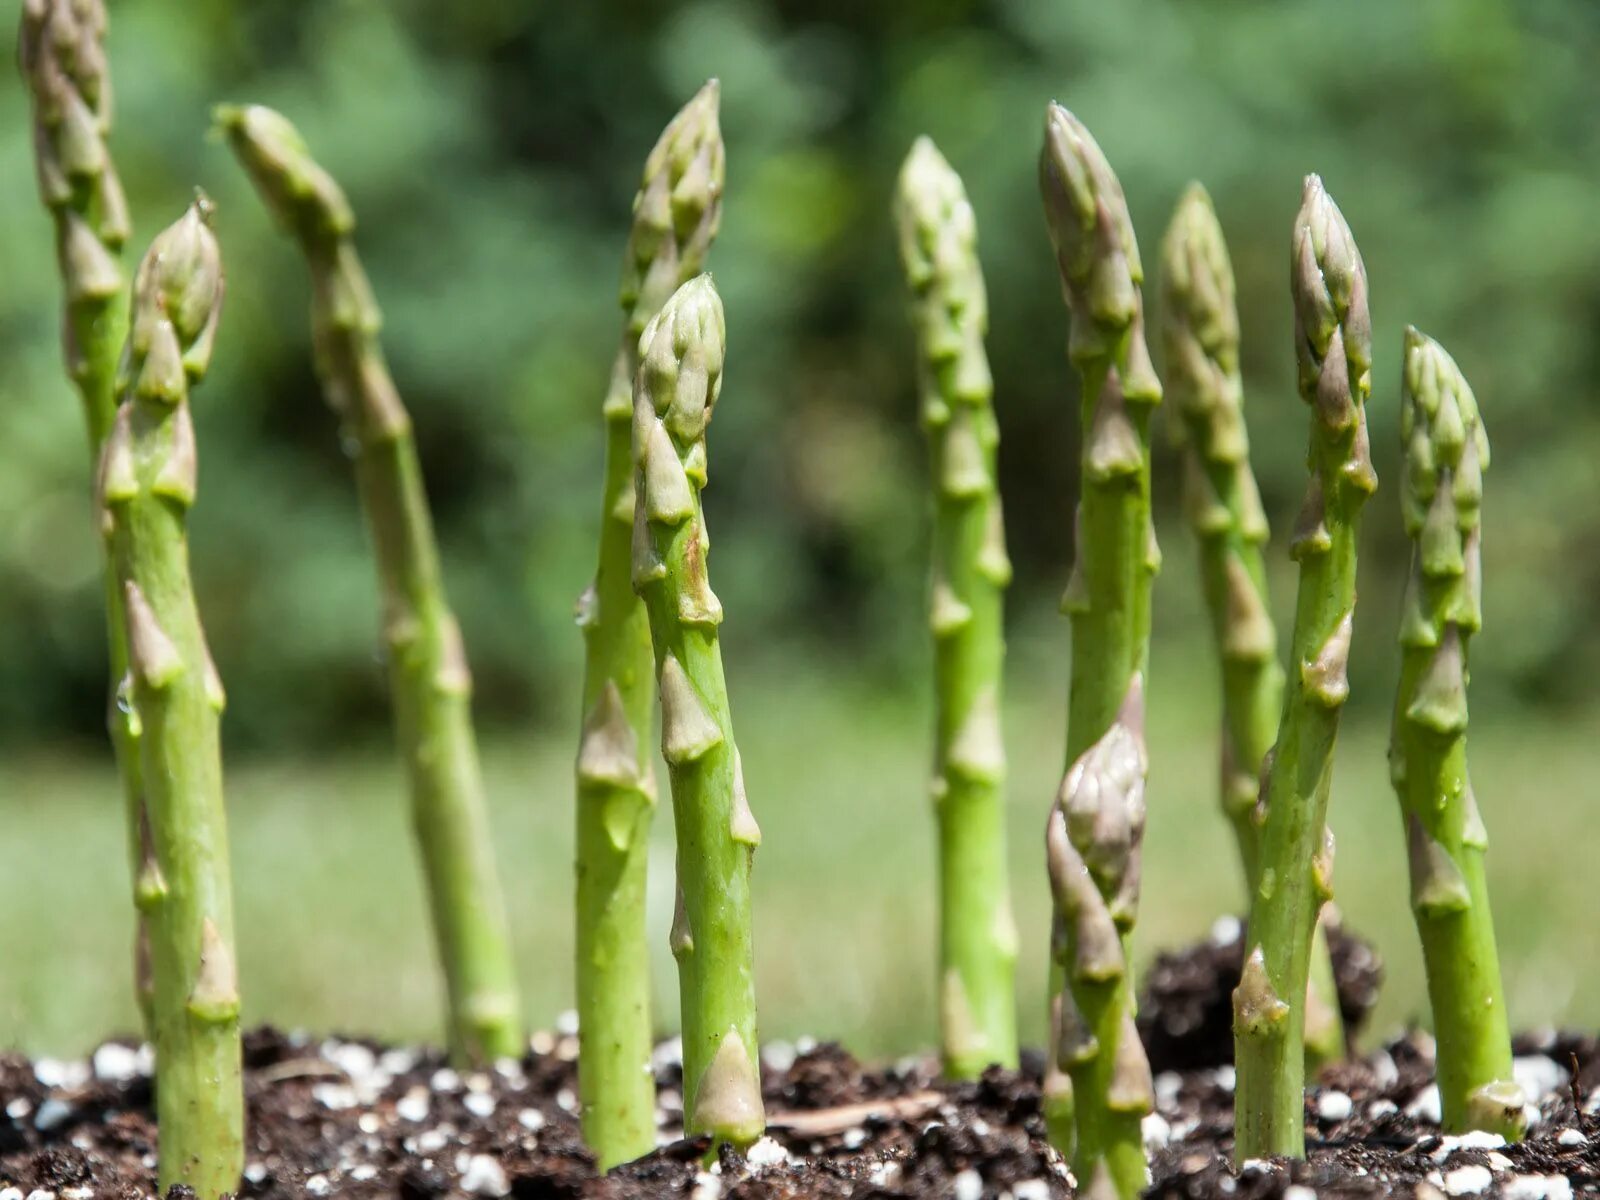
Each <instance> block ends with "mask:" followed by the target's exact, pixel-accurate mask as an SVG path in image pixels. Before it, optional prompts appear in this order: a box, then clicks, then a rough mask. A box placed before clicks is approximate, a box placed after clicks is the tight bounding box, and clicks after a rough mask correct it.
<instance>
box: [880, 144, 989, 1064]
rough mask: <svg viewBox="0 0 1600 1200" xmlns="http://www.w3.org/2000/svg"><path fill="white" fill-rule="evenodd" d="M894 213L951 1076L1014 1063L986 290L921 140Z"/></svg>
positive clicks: (961, 222)
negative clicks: (917, 396)
mask: <svg viewBox="0 0 1600 1200" xmlns="http://www.w3.org/2000/svg"><path fill="white" fill-rule="evenodd" d="M895 213H896V218H897V221H898V224H899V232H900V254H901V258H902V260H903V262H904V265H905V273H906V282H907V284H908V285H909V287H910V289H911V294H912V301H913V304H912V312H913V320H914V322H915V325H916V331H917V350H918V355H919V363H918V379H919V388H920V391H921V394H922V423H923V426H924V428H926V430H927V432H928V449H929V455H930V460H931V464H932V474H933V479H934V496H933V510H934V534H933V542H934V549H933V603H932V618H931V621H932V627H933V636H934V651H935V653H934V682H935V687H936V691H937V693H938V697H939V705H938V717H937V737H936V740H935V749H934V783H933V793H934V799H935V804H936V807H937V813H938V820H939V918H940V929H939V975H940V981H941V986H940V991H939V1003H940V1029H941V1042H942V1045H943V1051H944V1069H945V1074H946V1075H948V1076H950V1077H951V1078H952V1079H975V1078H977V1077H978V1076H979V1075H981V1074H982V1073H983V1071H984V1068H986V1067H987V1066H989V1065H990V1064H991V1063H999V1064H1000V1065H1002V1066H1006V1067H1015V1066H1016V1064H1017V1020H1016V995H1015V987H1014V985H1015V977H1016V962H1017V935H1016V927H1015V925H1014V923H1013V922H1012V918H1011V899H1010V895H1009V892H1008V889H1007V884H1006V841H1005V794H1004V792H1003V790H1002V783H1003V781H1004V778H1005V747H1004V745H1003V744H1002V742H1001V737H1000V684H1001V673H1002V666H1003V663H1004V660H1005V630H1004V609H1005V587H1006V584H1007V583H1009V582H1010V579H1011V563H1010V560H1009V559H1008V558H1007V557H1006V546H1005V532H1004V527H1003V525H1002V521H1001V511H1000V493H999V490H998V487H997V484H996V479H995V454H996V447H997V445H998V443H999V438H1000V433H999V428H998V426H997V425H996V424H995V418H994V409H993V407H992V406H991V400H992V398H993V394H994V383H993V380H992V379H991V378H990V376H989V360H988V357H987V356H986V355H985V354H984V350H983V337H984V333H985V332H986V330H987V328H988V323H989V310H988V299H987V297H986V296H985V294H984V286H983V273H982V269H981V268H980V266H979V264H978V253H977V229H976V226H975V224H974V221H973V215H972V206H971V205H970V204H969V203H968V202H967V193H966V189H965V188H964V187H963V186H962V183H961V178H960V176H958V175H957V174H956V173H955V171H953V170H952V169H951V167H950V164H949V163H947V162H946V161H945V159H944V156H943V155H942V154H940V153H939V151H938V149H937V147H935V146H934V144H933V142H932V141H930V140H929V139H927V138H918V139H917V141H916V144H915V145H913V146H912V148H911V153H910V154H909V155H908V156H907V157H906V161H905V165H904V166H903V167H902V168H901V170H900V184H899V189H898V192H897V193H896V202H895Z"/></svg>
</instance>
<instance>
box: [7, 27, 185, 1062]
mask: <svg viewBox="0 0 1600 1200" xmlns="http://www.w3.org/2000/svg"><path fill="white" fill-rule="evenodd" d="M105 32H106V11H105V5H104V3H103V0H26V2H25V3H24V4H23V6H22V30H21V33H20V35H19V38H18V45H19V51H20V53H19V55H18V60H19V62H20V64H21V67H22V75H23V78H24V79H25V80H26V82H27V84H28V88H29V91H30V92H31V94H32V98H33V144H34V165H35V166H36V167H37V169H38V176H39V194H40V196H41V197H42V198H43V200H44V203H45V206H46V207H47V208H49V210H50V215H51V216H52V217H53V218H54V220H55V227H56V258H57V262H58V264H59V266H60V269H61V281H62V283H63V284H64V285H65V289H66V319H65V321H64V322H63V323H62V326H63V332H64V340H65V346H64V350H65V355H66V362H67V372H68V374H69V375H71V377H72V381H73V383H74V384H75V385H76V386H77V389H78V395H79V398H80V399H81V401H82V402H83V415H84V423H85V425H86V427H87V429H88V432H89V455H90V474H91V476H92V475H93V474H94V471H95V470H96V464H97V463H98V462H99V460H100V450H101V447H102V446H103V445H104V444H105V438H106V433H107V432H108V431H109V430H110V428H111V420H112V417H113V415H114V414H115V412H116V409H117V389H116V374H117V356H118V355H119V354H121V353H122V343H123V341H124V339H125V338H126V336H127V327H128V294H127V289H126V288H125V287H124V286H123V279H122V245H123V243H124V242H125V241H126V240H127V238H128V210H127V203H126V201H125V200H124V199H123V195H122V183H121V181H120V180H119V179H118V178H117V169H116V165H115V164H114V163H113V162H112V161H111V151H110V149H109V148H108V147H107V145H106V136H107V134H108V133H109V132H110V130H111V73H110V70H109V69H108V67H107V64H106V57H105V46H104V41H105ZM104 576H105V594H106V625H107V634H108V636H107V643H108V646H109V651H110V653H109V655H108V657H109V659H110V664H111V686H110V688H109V693H108V703H107V705H106V724H107V727H108V729H109V731H110V734H111V744H112V748H113V749H114V750H115V752H116V758H117V773H118V775H119V776H120V777H121V780H122V794H123V805H124V809H125V811H126V814H127V822H128V848H129V853H130V861H131V867H132V873H133V877H134V878H137V877H138V875H139V872H140V870H141V869H142V865H143V860H144V858H145V855H146V853H147V849H148V848H147V846H146V844H145V839H144V838H143V837H142V836H141V834H140V830H141V829H142V828H143V827H144V823H145V820H144V816H143V808H144V793H143V789H142V788H141V787H140V783H139V746H138V734H137V730H136V728H135V725H134V723H133V722H132V721H131V720H130V719H129V711H130V709H129V706H128V704H127V703H126V702H124V703H120V704H119V703H118V696H119V693H123V691H124V688H125V683H124V680H125V678H126V676H127V673H128V645H127V634H126V631H125V628H124V623H123V619H122V589H121V587H120V586H119V585H118V584H117V579H116V571H115V570H114V569H113V567H112V564H111V561H110V559H109V558H108V559H107V560H106V563H105V572H104ZM125 699H126V697H125V695H124V701H125ZM136 940H137V947H138V948H137V951H136V955H135V957H136V960H137V961H136V970H135V977H136V984H135V991H136V993H137V995H138V999H139V1007H140V1010H141V1011H142V1012H143V1014H144V1023H145V1029H146V1031H147V1032H148V1031H151V1029H152V1026H151V1022H150V1016H151V1013H150V1005H151V1001H152V999H153V987H154V985H153V981H152V980H151V978H150V971H149V937H148V934H147V933H146V931H145V928H144V921H143V918H142V917H141V918H139V930H138V935H137V939H136Z"/></svg>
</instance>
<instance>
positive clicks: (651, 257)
mask: <svg viewBox="0 0 1600 1200" xmlns="http://www.w3.org/2000/svg"><path fill="white" fill-rule="evenodd" d="M722 178H723V148H722V131H721V129H720V128H719V126H718V123H717V83H716V81H715V80H712V81H711V82H710V83H708V84H706V85H705V86H704V87H703V88H701V89H700V91H699V92H697V93H696V94H695V96H694V98H693V99H692V100H690V101H689V103H688V104H686V105H684V107H683V108H682V110H681V111H680V112H679V113H678V115H677V116H676V117H674V118H673V119H672V121H671V123H670V124H669V125H668V126H667V127H666V129H665V130H664V131H663V132H662V134H661V137H660V140H658V141H657V142H656V145H655V148H654V149H653V150H651V152H650V157H649V158H648V159H646V161H645V168H644V181H643V182H642V183H641V184H640V186H639V194H638V196H637V198H636V199H635V200H634V203H633V230H632V233H631V234H630V235H629V238H628V253H627V257H626V258H625V260H624V263H623V281H622V307H623V311H624V312H625V313H626V317H627V320H626V324H625V327H624V329H623V334H622V345H621V346H620V347H619V348H618V350H617V356H616V360H615V365H614V366H613V368H612V371H611V388H610V390H609V391H608V392H607V394H606V399H605V405H604V407H603V408H602V410H601V411H602V413H603V415H604V417H605V426H606V459H605V487H604V490H603V492H602V495H601V505H600V565H599V567H598V569H597V570H596V571H595V577H594V583H593V584H591V585H590V587H589V589H588V590H587V591H586V592H584V594H583V596H582V598H581V599H580V600H579V602H578V622H579V625H580V626H581V627H582V629H583V635H584V651H585V655H584V687H583V713H584V716H583V732H582V736H581V739H580V741H579V746H578V765H577V775H578V838H577V881H578V903H577V917H578V926H577V939H576V948H577V977H578V1029H579V1037H580V1039H581V1043H580V1044H581V1052H580V1055H579V1058H578V1091H579V1095H580V1098H581V1100H582V1102H583V1133H584V1137H585V1139H586V1140H587V1141H588V1143H589V1146H590V1148H591V1149H592V1150H593V1151H594V1152H595V1155H596V1157H597V1158H598V1159H599V1160H600V1166H601V1168H602V1169H605V1168H609V1167H611V1166H613V1165H615V1164H616V1163H619V1162H624V1161H626V1160H628V1159H631V1158H637V1157H639V1156H640V1155H642V1154H647V1153H649V1152H650V1151H651V1150H653V1149H654V1148H655V1111H656V1110H655V1087H654V1083H653V1078H652V1075H651V1070H650V1049H651V1028H650V954H649V948H648V946H647V945H646V942H645V890H646V888H645V884H646V872H647V869H648V862H649V849H650V847H649V830H650V820H651V817H652V816H653V814H654V811H655V799H656V793H655V780H654V778H653V776H652V772H651V768H650V739H649V731H650V721H651V716H652V714H653V713H654V711H655V686H654V667H655V660H654V656H653V652H652V650H651V646H650V621H649V618H648V617H647V616H646V615H645V611H644V605H643V604H642V603H641V602H640V601H639V598H638V597H637V596H635V595H634V592H633V581H632V567H631V560H632V557H633V500H634V488H633V377H634V374H635V373H636V372H637V370H638V367H639V349H638V347H639V335H640V334H642V333H643V332H644V327H645V324H646V323H647V322H648V321H649V320H650V319H651V318H652V317H654V316H655V315H656V313H657V312H659V311H660V309H661V305H662V304H664V303H665V302H666V300H667V298H668V297H669V296H670V295H671V294H672V293H673V292H674V291H676V290H677V288H678V287H679V286H681V285H682V284H684V283H686V282H687V281H688V280H689V279H691V278H693V277H694V276H695V275H697V274H699V273H700V271H701V269H702V268H703V266H704V264H705V258H706V252H707V250H709V249H710V245H711V241H712V239H713V238H714V237H715V236H716V232H717V224H718V222H719V221H720V220H721V217H722Z"/></svg>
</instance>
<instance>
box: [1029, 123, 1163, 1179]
mask: <svg viewBox="0 0 1600 1200" xmlns="http://www.w3.org/2000/svg"><path fill="white" fill-rule="evenodd" d="M1039 182H1040V188H1041V191H1042V193H1043V197H1044V211H1045V219H1046V223H1047V225H1048V227H1049V230H1050V240H1051V242H1052V243H1053V245H1054V247H1055V252H1056V263H1057V267H1058V268H1059V271H1060V275H1061V292H1062V296H1063V298H1064V299H1065V300H1066V304H1067V309H1068V312H1069V313H1070V314H1071V337H1070V340H1069V342H1068V345H1067V353H1068V356H1069V357H1070V358H1071V360H1072V362H1073V365H1074V366H1076V367H1077V369H1078V371H1079V373H1080V374H1081V376H1082V382H1083V391H1082V395H1083V462H1082V470H1081V473H1080V480H1079V486H1080V495H1079V502H1078V513H1077V539H1076V541H1077V546H1076V561H1075V563H1074V565H1073V571H1072V577H1071V580H1070V581H1069V583H1068V585H1067V592H1066V595H1065V597H1064V598H1063V607H1064V608H1065V610H1066V611H1067V614H1068V615H1069V616H1070V618H1071V621H1072V675H1071V684H1070V694H1069V698H1068V723H1067V764H1068V765H1067V771H1066V775H1065V778H1064V779H1063V780H1062V783H1061V790H1060V794H1059V795H1058V796H1057V799H1056V803H1055V805H1054V807H1053V808H1052V810H1051V814H1050V820H1049V824H1048V833H1047V848H1048V862H1049V866H1050V878H1051V885H1052V889H1053V892H1054V895H1055V899H1056V908H1057V912H1056V932H1055V936H1054V937H1053V939H1052V942H1053V948H1054V957H1055V969H1054V971H1053V972H1052V991H1053V993H1054V995H1053V998H1052V1023H1053V1025H1054V1031H1053V1032H1054V1036H1055V1038H1056V1045H1055V1053H1054V1059H1055V1065H1056V1067H1057V1068H1058V1070H1060V1071H1064V1072H1066V1073H1067V1075H1068V1077H1069V1078H1070V1080H1071V1089H1070V1090H1071V1096H1072V1102H1071V1104H1070V1105H1068V1104H1066V1103H1064V1102H1063V1098H1061V1097H1058V1096H1054V1095H1053V1096H1051V1097H1048V1098H1047V1104H1046V1121H1047V1124H1048V1125H1049V1128H1050V1136H1051V1139H1052V1141H1053V1142H1054V1143H1055V1144H1056V1146H1057V1147H1058V1148H1062V1149H1063V1150H1065V1149H1066V1148H1067V1147H1069V1146H1071V1147H1072V1148H1073V1151H1074V1157H1073V1171H1074V1173H1075V1174H1076V1175H1077V1177H1078V1179H1079V1180H1080V1181H1083V1183H1084V1184H1085V1186H1087V1187H1088V1188H1090V1189H1091V1191H1092V1192H1093V1193H1094V1194H1097V1195H1099V1194H1106V1195H1115V1196H1120V1197H1132V1196H1137V1195H1138V1194H1139V1193H1140V1192H1141V1191H1142V1190H1143V1188H1144V1187H1145V1184H1146V1183H1147V1182H1148V1174H1149V1171H1148V1166H1147V1164H1146V1160H1145V1151H1144V1141H1143V1137H1142V1134H1141V1130H1140V1123H1141V1121H1142V1119H1143V1117H1144V1115H1145V1114H1146V1113H1147V1112H1149V1111H1150V1109H1151V1108H1152V1107H1153V1104H1154V1096H1153V1092H1152V1089H1151V1083H1150V1067H1149V1064H1148V1062H1147V1061H1146V1059H1145V1055H1144V1048H1143V1047H1142V1046H1141V1045H1140V1043H1139V1035H1138V1033H1137V1032H1136V1030H1135V1029H1134V1024H1133V981H1132V977H1131V972H1130V970H1129V968H1128V961H1127V954H1126V950H1125V946H1124V941H1125V939H1126V937H1127V936H1128V934H1129V933H1130V932H1131V931H1132V929H1133V925H1134V920H1135V917H1136V914H1137V908H1138V896H1139V843H1140V839H1141V837H1142V834H1143V831H1144V787H1145V774H1146V768H1147V758H1146V752H1145V742H1144V678H1145V672H1146V668H1147V660H1148V656H1149V644H1150V590H1151V585H1152V582H1153V580H1154V577H1155V573H1156V571H1157V569H1158V568H1159V566H1160V553H1159V551H1158V550H1157V548H1156V541H1155V530H1154V528H1153V526H1152V525H1151V521H1150V436H1149V431H1150V417H1151V414H1152V412H1153V411H1154V409H1155V406H1156V405H1157V404H1159V403H1160V401H1161V384H1160V382H1159V380H1157V378H1156V374H1155V370H1154V369H1153V368H1152V366H1151V364H1150V354H1149V351H1148V349H1147V348H1146V346H1145V338H1144V312H1143V300H1142V297H1141V294H1140V284H1141V281H1142V280H1143V277H1144V271H1143V268H1142V266H1141V265H1140V261H1139V248H1138V244H1137V242H1136V241H1135V239H1134V233H1133V224H1132V222H1131V221H1130V220H1129V218H1128V209H1127V203H1126V201H1125V200H1124V198H1123V193H1122V185H1121V184H1120V183H1119V182H1118V181H1117V177H1116V176H1115V175H1114V174H1113V173H1112V170H1111V167H1110V165H1109V164H1108V163H1107V162H1106V159H1105V155H1104V154H1103V153H1102V152H1101V150H1100V147H1099V146H1098V145H1097V144H1096V143H1095V140H1094V138H1093V137H1092V136H1091V135H1090V133H1089V131H1088V130H1087V129H1085V128H1084V127H1083V125H1082V124H1081V123H1080V122H1079V121H1078V119H1077V118H1076V117H1074V116H1073V115H1072V114H1071V113H1069V112H1068V111H1067V110H1066V109H1064V108H1062V107H1061V106H1060V105H1059V104H1052V105H1050V107H1049V109H1048V110H1047V112H1046V116H1045V140H1044V151H1043V153H1042V155H1041V156H1040V159H1039ZM1074 1109H1075V1112H1074V1111H1073V1110H1074ZM1069 1116H1070V1120H1071V1122H1072V1123H1073V1126H1075V1127H1069Z"/></svg>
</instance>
